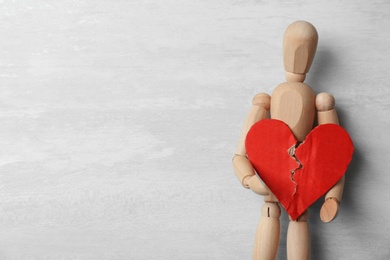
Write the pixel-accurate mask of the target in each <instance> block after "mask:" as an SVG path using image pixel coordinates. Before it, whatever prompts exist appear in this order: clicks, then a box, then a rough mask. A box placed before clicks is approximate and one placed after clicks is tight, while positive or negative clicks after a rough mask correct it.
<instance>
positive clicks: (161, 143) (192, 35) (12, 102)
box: [0, 0, 390, 260]
mask: <svg viewBox="0 0 390 260" xmlns="http://www.w3.org/2000/svg"><path fill="white" fill-rule="evenodd" d="M389 10H390V4H389V2H388V1H384V0H374V1H363V0H358V1H352V0H348V1H334V0H330V1H308V0H304V1H302V0H298V1H280V2H279V1H267V0H266V1H239V0H227V1H220V0H216V1H214V0H211V1H204V0H200V1H190V0H183V1H179V0H177V1H173V0H166V1H141V0H132V1H101V0H94V1H92V0H80V1H70V0H64V1H49V0H34V1H32V0H20V1H2V2H1V4H0V35H1V40H0V123H1V124H0V144H1V145H0V155H1V156H0V159H1V160H0V162H1V164H0V167H1V168H0V185H1V188H0V201H1V203H0V231H1V232H0V259H2V260H3V259H5V260H8V259H12V260H14V259H16V260H19V259H37V260H40V259H50V260H52V259H54V260H56V259H61V260H64V259H93V260H96V259H110V260H111V259H126V260H127V259H137V260H142V259H148V260H153V259H177V260H180V259H189V260H192V259H232V260H236V259H251V257H252V249H253V240H254V237H255V232H256V230H255V229H256V225H257V224H258V220H259V217H260V208H261V203H262V202H261V198H260V197H259V196H258V195H256V194H254V193H253V192H251V191H248V190H245V189H243V188H242V186H241V185H240V183H239V182H238V181H237V179H236V177H235V175H234V173H233V169H232V167H231V158H232V154H233V153H234V151H235V147H236V144H237V138H238V136H239V134H240V131H241V128H242V125H243V120H244V119H245V116H246V115H247V113H248V111H249V109H250V106H251V98H252V97H253V96H254V95H255V94H256V93H259V92H267V93H271V92H272V89H273V88H274V87H275V86H276V85H278V84H279V83H280V82H282V81H284V78H285V75H284V72H283V63H282V51H281V50H282V37H283V31H284V29H285V27H286V26H287V25H288V24H290V23H291V22H293V21H295V20H299V19H303V20H307V21H310V22H312V23H313V24H314V25H315V27H316V28H317V30H318V34H319V45H318V48H317V54H316V57H315V60H314V62H313V64H312V67H311V69H310V72H309V73H308V75H307V78H306V80H305V82H306V83H308V84H309V85H310V86H311V87H312V88H313V90H314V91H315V92H316V93H320V92H329V93H331V94H332V95H333V96H334V97H335V98H336V108H337V111H338V114H339V119H340V124H341V125H342V126H343V127H344V128H346V129H347V130H348V132H349V133H350V134H351V137H352V139H353V141H354V144H355V147H356V152H355V154H354V159H353V161H352V164H351V167H350V168H349V170H348V172H347V175H346V185H345V189H344V194H343V200H342V204H341V205H340V212H339V215H338V217H337V219H336V220H335V221H333V222H331V223H326V224H325V223H322V221H321V220H320V218H319V210H320V207H321V205H322V203H323V201H322V200H320V201H319V202H318V203H316V204H315V205H314V206H313V207H312V208H311V209H310V219H309V225H310V233H311V237H312V259H316V260H327V259H357V260H365V259H389V257H390V249H389V241H390V235H389V234H390V232H389V229H390V223H389V221H388V216H389V215H390V206H389V203H388V201H389V200H390V191H389V187H390V176H389V172H390V165H389V163H388V155H389V154H390V145H389V142H390V139H389V129H390V113H388V111H389V108H390V99H389V97H390V88H389V86H388V82H390V76H389V73H388V68H389V66H390V60H389V57H390V50H389V47H388V46H390V11H389ZM287 223H288V218H287V216H286V215H285V213H284V212H282V216H281V235H280V242H279V251H278V254H277V259H278V260H282V259H285V256H286V232H287V231H286V230H287V226H286V225H287Z"/></svg>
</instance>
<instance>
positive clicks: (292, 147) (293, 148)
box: [287, 142, 303, 197]
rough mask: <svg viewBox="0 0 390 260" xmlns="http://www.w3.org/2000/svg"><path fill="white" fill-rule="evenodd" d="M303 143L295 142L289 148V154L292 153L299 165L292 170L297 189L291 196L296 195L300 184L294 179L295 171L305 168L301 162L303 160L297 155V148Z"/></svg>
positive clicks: (291, 178)
mask: <svg viewBox="0 0 390 260" xmlns="http://www.w3.org/2000/svg"><path fill="white" fill-rule="evenodd" d="M301 144H302V142H297V143H296V144H294V145H293V146H291V147H290V148H289V149H288V150H287V153H288V155H290V157H291V158H293V159H294V161H295V162H296V163H297V164H298V167H296V168H294V169H292V170H290V174H291V175H290V180H291V181H292V182H293V183H294V185H295V189H294V192H293V193H292V194H291V196H293V197H294V195H295V193H297V189H298V186H299V184H298V183H297V182H296V181H295V179H294V176H295V173H296V172H297V171H298V170H300V169H302V168H303V164H302V163H301V161H300V160H299V159H298V158H297V156H296V155H295V150H296V149H297V148H298V147H299V146H300V145H301Z"/></svg>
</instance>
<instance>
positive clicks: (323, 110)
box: [316, 93, 345, 222]
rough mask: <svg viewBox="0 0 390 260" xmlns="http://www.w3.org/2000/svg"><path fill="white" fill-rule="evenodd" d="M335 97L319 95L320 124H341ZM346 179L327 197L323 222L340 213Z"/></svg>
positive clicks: (327, 194) (338, 183)
mask: <svg viewBox="0 0 390 260" xmlns="http://www.w3.org/2000/svg"><path fill="white" fill-rule="evenodd" d="M334 106H335V100H334V98H333V96H331V95H330V94H328V93H321V94H318V95H317V97H316V108H317V111H318V112H317V113H318V114H317V119H318V124H319V125H322V124H329V123H332V124H337V125H338V124H339V119H338V117H337V113H336V109H335V108H334ZM344 182H345V177H344V176H343V177H342V178H341V179H340V180H339V181H338V182H337V183H336V184H335V185H334V186H333V187H332V188H331V189H330V190H329V191H328V192H327V193H326V195H325V202H324V204H323V205H322V208H321V211H320V217H321V220H322V221H324V222H330V221H332V220H333V219H334V218H335V217H336V216H337V213H338V210H339V204H340V201H341V197H342V196H343V190H344Z"/></svg>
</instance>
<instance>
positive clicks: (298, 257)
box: [233, 21, 353, 260]
mask: <svg viewBox="0 0 390 260" xmlns="http://www.w3.org/2000/svg"><path fill="white" fill-rule="evenodd" d="M317 42H318V34H317V31H316V29H315V28H314V26H313V25H312V24H310V23H308V22H305V21H297V22H294V23H292V24H291V25H289V26H288V27H287V29H286V31H285V33H284V41H283V61H284V69H285V75H286V80H287V81H286V82H284V83H281V84H280V85H278V86H277V87H276V88H275V89H274V91H273V93H272V95H271V96H269V95H268V94H265V93H260V94H257V95H256V96H255V97H254V98H253V101H252V107H251V110H250V112H249V115H248V117H247V118H246V121H245V124H244V126H243V129H242V133H241V137H240V141H239V144H238V147H237V150H236V152H235V156H234V157H233V166H234V170H235V173H236V176H237V177H238V179H239V181H240V182H241V183H242V185H243V186H244V187H245V188H248V189H252V190H253V191H254V192H255V193H257V194H260V195H263V196H264V204H263V207H262V209H261V218H260V222H259V225H258V228H257V233H256V238H255V245H254V253H253V259H256V260H257V259H258V260H264V259H275V257H276V254H277V249H278V244H279V236H280V221H279V218H280V214H281V209H280V205H282V206H283V208H284V209H285V210H286V211H287V213H288V214H289V217H290V223H289V225H288V231H287V255H288V259H290V260H303V259H310V234H309V226H308V223H307V220H308V211H307V208H308V207H309V206H310V205H311V204H312V203H314V202H315V201H316V200H317V199H318V198H320V197H321V196H323V195H325V201H324V203H323V205H322V208H321V210H320V217H321V219H322V220H323V221H324V222H330V221H331V220H333V219H334V218H335V217H336V215H337V213H338V209H339V204H340V200H341V197H342V193H343V188H344V180H345V178H344V173H345V171H346V169H347V167H348V164H349V162H350V160H351V159H352V153H353V144H352V141H351V139H350V138H349V135H348V134H347V133H346V131H345V130H344V129H342V128H341V127H340V126H339V125H338V124H339V121H338V117H337V113H336V110H335V100H334V98H333V96H331V95H330V94H328V93H321V94H318V95H315V93H314V92H313V90H312V89H311V88H310V86H308V85H307V84H305V83H303V81H304V80H305V77H306V73H307V72H308V71H309V69H310V66H311V64H312V62H313V59H314V56H315V52H316V48H317ZM315 118H316V119H317V124H318V126H317V127H315V128H314V129H313V125H314V120H315Z"/></svg>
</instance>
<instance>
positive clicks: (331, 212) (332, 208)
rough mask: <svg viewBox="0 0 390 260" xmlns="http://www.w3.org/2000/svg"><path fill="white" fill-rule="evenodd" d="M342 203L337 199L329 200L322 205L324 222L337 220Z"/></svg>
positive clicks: (321, 213) (321, 212)
mask: <svg viewBox="0 0 390 260" xmlns="http://www.w3.org/2000/svg"><path fill="white" fill-rule="evenodd" d="M339 205H340V202H339V201H338V200H337V199H336V198H328V199H326V200H325V202H324V204H322V207H321V211H320V217H321V220H322V221H323V222H330V221H332V220H333V219H335V218H336V216H337V213H338V211H339Z"/></svg>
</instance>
